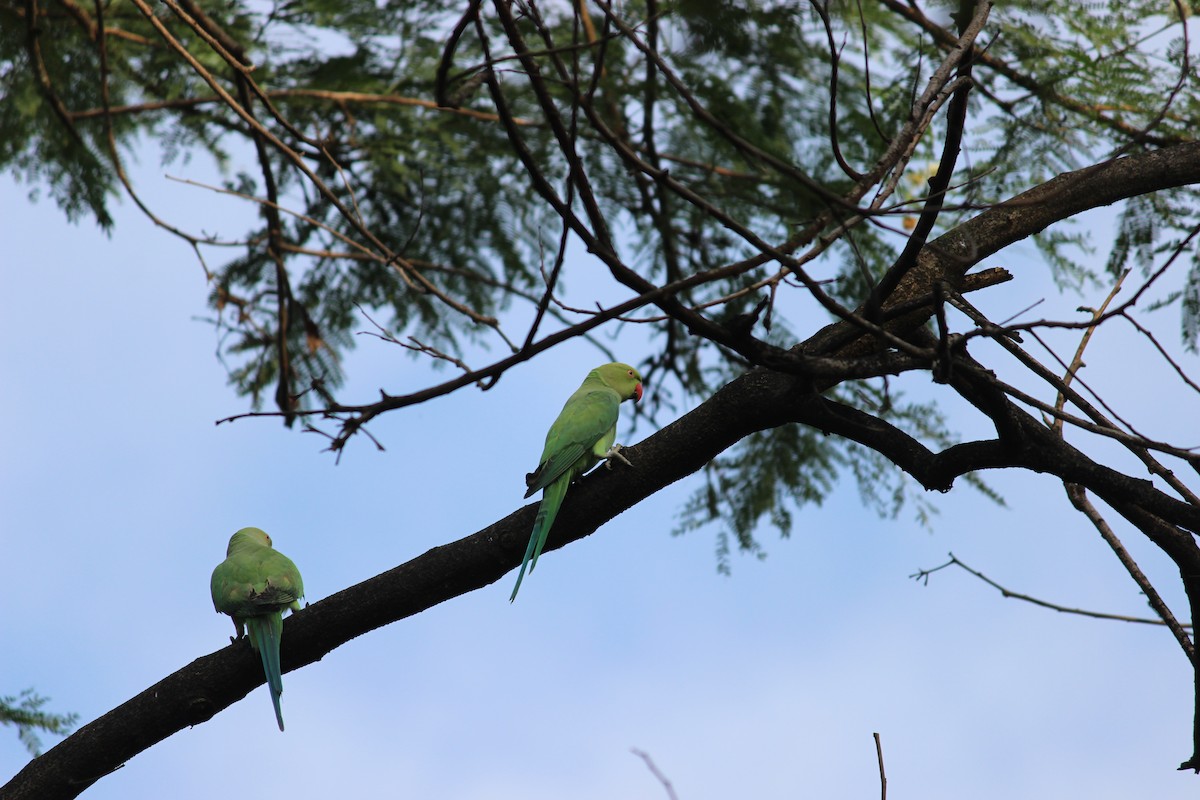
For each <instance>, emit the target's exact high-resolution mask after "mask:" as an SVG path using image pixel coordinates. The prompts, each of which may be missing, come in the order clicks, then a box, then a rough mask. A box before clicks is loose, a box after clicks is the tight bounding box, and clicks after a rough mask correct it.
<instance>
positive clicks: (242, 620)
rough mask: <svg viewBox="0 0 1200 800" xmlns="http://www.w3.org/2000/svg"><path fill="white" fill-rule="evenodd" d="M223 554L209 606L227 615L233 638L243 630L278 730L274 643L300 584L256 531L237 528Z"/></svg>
mask: <svg viewBox="0 0 1200 800" xmlns="http://www.w3.org/2000/svg"><path fill="white" fill-rule="evenodd" d="M225 555H226V558H225V560H224V561H222V562H221V563H220V564H218V565H217V568H216V569H214V570H213V574H212V600H213V607H214V608H216V609H217V612H218V613H221V614H228V615H229V616H231V617H233V627H234V629H235V630H236V631H237V638H238V639H240V638H241V637H242V636H243V635H245V634H246V632H249V634H250V646H251V647H253V648H254V649H255V650H256V651H257V652H258V654H259V656H261V657H262V664H263V672H265V673H266V676H267V686H268V687H269V688H270V690H271V703H272V704H274V706H275V719H276V720H277V721H278V722H279V730H283V714H282V713H281V712H280V710H279V695H280V694H282V693H283V676H282V674H281V673H280V671H279V640H280V637H281V636H282V635H283V612H284V611H286V610H288V609H291V610H292V611H299V610H300V602H299V601H300V598H301V597H303V596H304V581H303V580H302V579H301V578H300V570H298V569H296V565H295V564H293V563H292V560H291V559H290V558H288V557H287V556H285V555H284V554H283V553H280V552H279V551H278V550H275V549H273V548H272V547H271V537H270V536H267V534H266V533H264V532H263V531H260V530H259V529H258V528H242V529H241V530H240V531H238V532H237V533H235V534H234V535H233V536H232V537H230V539H229V548H228V549H227V550H226V551H225Z"/></svg>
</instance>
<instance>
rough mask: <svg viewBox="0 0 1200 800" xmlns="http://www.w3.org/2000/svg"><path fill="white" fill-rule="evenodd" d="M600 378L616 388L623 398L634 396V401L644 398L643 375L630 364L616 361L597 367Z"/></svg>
mask: <svg viewBox="0 0 1200 800" xmlns="http://www.w3.org/2000/svg"><path fill="white" fill-rule="evenodd" d="M596 374H597V375H599V376H600V380H602V381H604V383H605V384H607V385H608V386H610V387H612V388H613V389H614V390H616V392H617V394H619V395H621V399H622V400H628V399H630V398H633V402H635V403H636V402H638V401H639V400H641V399H642V376H641V375H639V374H638V371H637V370H636V369H634V368H633V367H631V366H629V365H628V364H621V363H619V362H615V363H612V364H605V365H604V366H602V367H596Z"/></svg>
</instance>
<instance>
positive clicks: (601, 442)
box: [508, 364, 642, 603]
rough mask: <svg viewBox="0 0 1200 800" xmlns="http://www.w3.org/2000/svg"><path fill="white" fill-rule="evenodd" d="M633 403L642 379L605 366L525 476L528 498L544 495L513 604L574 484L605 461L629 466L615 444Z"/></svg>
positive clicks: (564, 414)
mask: <svg viewBox="0 0 1200 800" xmlns="http://www.w3.org/2000/svg"><path fill="white" fill-rule="evenodd" d="M630 399H632V400H633V401H634V402H635V403H636V402H638V401H639V400H641V399H642V376H641V375H639V374H638V371H637V370H636V369H634V368H633V367H631V366H629V365H628V364H604V365H603V366H599V367H596V368H595V369H594V370H592V371H591V372H589V373H588V376H587V377H586V378H584V381H583V385H582V386H580V387H579V388H578V389H577V390H576V391H575V394H573V395H571V397H570V398H569V399H568V400H567V403H566V405H564V406H563V410H562V411H561V412H560V413H559V415H558V419H556V420H554V424H553V425H551V426H550V431H549V432H548V433H547V434H546V447H545V449H543V450H542V459H541V462H540V463H539V464H538V468H537V469H536V470H534V471H533V472H531V473H529V474H528V475H526V476H525V483H526V484H527V485H528V486H529V491H527V492H525V496H526V497H529V496H531V495H532V494H533V493H534V492H536V491H537V490H538V489H543V490H544V491H543V492H542V504H541V506H539V507H538V513H537V519H536V520H535V521H534V523H533V533H532V534H530V536H529V546H528V547H527V548H526V549H525V560H524V561H522V562H521V572H520V573H519V574H518V575H517V585H516V586H514V587H513V591H512V596H511V597H509V598H508V600H509V602H510V603H511V602H512V601H513V600H516V599H517V590H518V589H520V588H521V580H522V579H523V578H524V577H525V568H526V566H528V567H529V571H530V572H533V568H534V567H535V566H537V560H538V556H540V555H541V554H542V548H543V547H545V545H546V537H547V535H549V533H550V526H551V525H553V524H554V517H555V516H557V515H558V509H559V506H561V505H562V501H563V498H564V497H566V495H567V487H568V486H569V485H570V484H571V482H572V481H573V480H575V479H576V478H578V477H579V476H580V475H582V474H583V473H585V472H587V471H588V470H589V469H591V468H592V466H593V465H595V464H596V462H597V461H599V460H600V459H602V458H613V457H616V458H619V459H621V460H622V461H625V457H624V456H622V455H621V454H620V450H621V446H620V445H614V444H613V442H615V441H616V438H617V415H618V412H619V410H620V407H621V403H623V402H624V401H626V400H630ZM626 463H629V462H628V461H626Z"/></svg>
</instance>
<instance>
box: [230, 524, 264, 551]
mask: <svg viewBox="0 0 1200 800" xmlns="http://www.w3.org/2000/svg"><path fill="white" fill-rule="evenodd" d="M270 546H271V537H270V536H267V533H266V531H263V530H260V529H258V528H242V529H241V530H240V531H238V532H237V533H235V534H234V535H233V536H230V537H229V547H228V548H226V549H225V555H226V556H227V557H228V556H231V555H233V554H234V553H235V552H237V551H238V550H245V549H246V548H248V547H270Z"/></svg>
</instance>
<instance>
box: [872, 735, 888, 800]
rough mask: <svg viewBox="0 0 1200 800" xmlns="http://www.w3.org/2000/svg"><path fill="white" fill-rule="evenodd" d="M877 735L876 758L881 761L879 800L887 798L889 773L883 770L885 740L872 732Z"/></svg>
mask: <svg viewBox="0 0 1200 800" xmlns="http://www.w3.org/2000/svg"><path fill="white" fill-rule="evenodd" d="M871 735H872V736H874V737H875V758H876V760H878V761H879V800H887V773H885V772H884V771H883V742H882V741H880V739H879V734H878V733H872V734H871Z"/></svg>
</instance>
